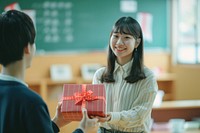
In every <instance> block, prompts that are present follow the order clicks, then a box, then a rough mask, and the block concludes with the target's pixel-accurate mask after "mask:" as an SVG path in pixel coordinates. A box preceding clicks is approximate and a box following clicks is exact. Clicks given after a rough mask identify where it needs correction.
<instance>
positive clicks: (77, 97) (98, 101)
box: [61, 84, 106, 121]
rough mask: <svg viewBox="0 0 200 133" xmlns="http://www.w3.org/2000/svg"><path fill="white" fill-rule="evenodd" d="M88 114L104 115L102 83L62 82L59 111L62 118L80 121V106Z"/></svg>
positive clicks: (104, 99) (104, 97)
mask: <svg viewBox="0 0 200 133" xmlns="http://www.w3.org/2000/svg"><path fill="white" fill-rule="evenodd" d="M83 107H84V108H86V109H87V113H88V116H89V117H90V116H100V117H105V116H106V94H105V87H104V85H103V84H64V85H63V96H62V106H61V112H62V114H63V117H64V119H66V120H69V121H80V120H81V119H82V108H83Z"/></svg>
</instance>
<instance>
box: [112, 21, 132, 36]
mask: <svg viewBox="0 0 200 133" xmlns="http://www.w3.org/2000/svg"><path fill="white" fill-rule="evenodd" d="M113 32H114V33H121V34H129V35H133V34H132V33H131V30H130V28H129V26H128V25H127V24H125V23H122V24H119V25H116V26H115V28H114V29H113Z"/></svg>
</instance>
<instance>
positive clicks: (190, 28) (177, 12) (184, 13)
mask: <svg viewBox="0 0 200 133" xmlns="http://www.w3.org/2000/svg"><path fill="white" fill-rule="evenodd" d="M172 4H173V9H172V10H173V13H174V14H173V17H172V18H173V19H172V20H173V31H174V33H172V35H173V37H172V38H173V47H174V49H175V51H173V57H174V61H175V62H176V63H177V64H200V13H199V11H200V1H199V0H175V1H173V3H172Z"/></svg>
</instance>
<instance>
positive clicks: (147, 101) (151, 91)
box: [108, 76, 158, 128]
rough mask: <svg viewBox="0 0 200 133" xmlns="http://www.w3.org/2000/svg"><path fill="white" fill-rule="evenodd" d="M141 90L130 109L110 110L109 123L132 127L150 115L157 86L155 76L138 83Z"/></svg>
mask: <svg viewBox="0 0 200 133" xmlns="http://www.w3.org/2000/svg"><path fill="white" fill-rule="evenodd" d="M140 89H141V90H142V91H141V92H140V94H139V96H138V98H137V99H136V100H135V101H134V106H133V107H132V108H131V109H130V110H123V111H121V112H111V116H112V117H111V120H110V121H109V122H108V123H110V124H114V123H115V124H116V123H117V124H118V125H119V126H122V127H127V128H134V127H138V126H141V125H142V124H144V121H145V120H146V119H147V118H148V116H151V110H152V106H153V102H154V99H155V97H156V94H157V90H158V86H157V82H156V78H155V77H154V76H153V77H152V76H151V77H148V78H146V79H145V80H144V81H143V82H141V84H140Z"/></svg>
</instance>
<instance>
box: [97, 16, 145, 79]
mask: <svg viewBox="0 0 200 133" xmlns="http://www.w3.org/2000/svg"><path fill="white" fill-rule="evenodd" d="M114 32H120V33H125V34H130V35H132V36H133V37H134V38H135V39H136V40H137V39H138V38H139V39H141V41H140V44H139V45H138V47H137V48H136V49H134V51H133V54H132V58H134V59H133V63H132V66H131V71H130V74H129V75H128V76H127V77H126V78H125V80H126V81H127V82H128V83H135V82H137V81H139V80H141V79H144V78H146V76H145V74H144V70H143V67H144V65H143V34H142V29H141V27H140V24H139V23H138V22H137V21H136V20H135V19H133V18H132V17H121V18H120V19H119V20H117V21H116V23H115V24H114V26H113V29H112V31H111V33H110V38H111V36H112V34H113V33H114ZM109 42H110V41H109ZM115 60H116V56H115V54H114V53H113V51H112V49H111V47H110V45H109V47H108V58H107V67H106V70H105V71H104V73H103V75H102V77H101V82H102V83H103V82H107V83H112V82H115V79H114V77H113V72H114V69H115Z"/></svg>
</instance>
